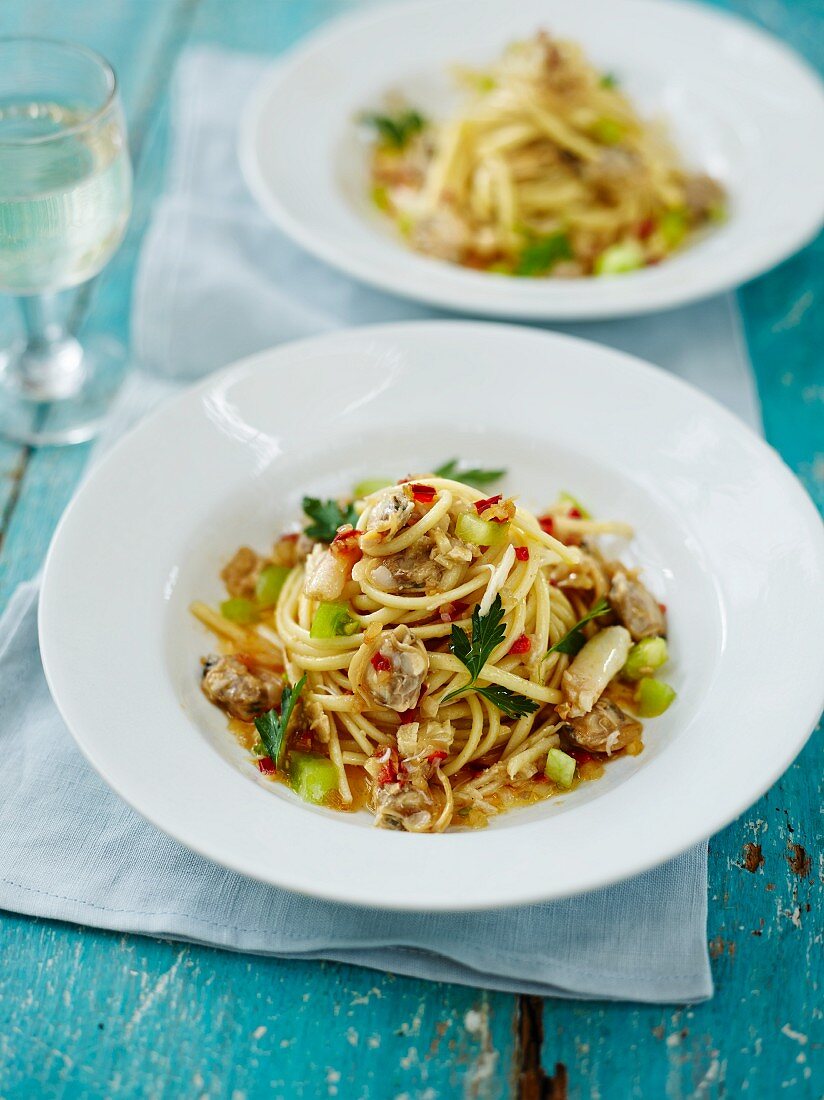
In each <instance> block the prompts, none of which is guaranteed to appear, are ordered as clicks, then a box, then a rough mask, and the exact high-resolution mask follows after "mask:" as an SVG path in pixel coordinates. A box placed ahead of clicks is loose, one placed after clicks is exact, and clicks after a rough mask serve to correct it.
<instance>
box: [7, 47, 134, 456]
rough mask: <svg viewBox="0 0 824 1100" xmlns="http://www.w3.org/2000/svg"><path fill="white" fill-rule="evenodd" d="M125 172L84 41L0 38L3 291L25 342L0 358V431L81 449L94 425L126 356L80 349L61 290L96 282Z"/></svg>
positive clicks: (102, 87)
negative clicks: (15, 306) (15, 308)
mask: <svg viewBox="0 0 824 1100" xmlns="http://www.w3.org/2000/svg"><path fill="white" fill-rule="evenodd" d="M131 192H132V171H131V163H130V161H129V151H128V144H127V140H126V127H125V122H124V119H123V110H122V107H121V104H120V97H119V95H118V90H117V80H116V78H115V74H114V70H113V69H112V67H111V65H109V64H108V62H107V61H105V60H104V59H103V58H102V57H100V56H99V55H98V54H96V53H94V51H92V50H89V49H86V48H85V47H84V46H78V45H73V44H71V43H68V42H58V41H53V40H51V39H46V38H0V292H3V293H6V294H12V295H15V296H16V297H17V299H18V302H19V305H20V310H21V313H22V318H23V326H24V336H23V338H22V339H20V340H18V341H16V342H15V343H14V344H12V345H11V346H10V347H7V348H6V349H5V350H3V351H0V434H2V435H3V436H5V437H6V438H8V439H13V440H16V441H18V442H23V443H29V444H42V443H49V444H55V443H79V442H82V441H84V440H86V439H90V438H91V437H92V436H93V435H94V434H95V432H96V431H97V430H98V428H99V427H100V425H101V423H102V420H103V417H104V415H105V413H106V410H107V408H108V406H109V404H110V403H111V400H112V397H113V396H114V394H115V393H116V391H117V388H118V386H119V383H120V381H121V380H122V377H123V370H124V366H125V351H124V349H123V348H122V347H121V346H120V345H119V344H117V343H116V342H115V341H113V340H111V339H107V338H105V337H97V338H94V337H92V338H89V339H88V340H85V341H84V342H83V343H82V344H81V343H80V341H79V340H78V339H77V338H76V337H75V336H74V335H73V334H72V333H71V331H70V330H69V327H68V326H67V324H66V322H65V320H64V319H63V317H62V316H61V314H63V313H65V303H64V302H61V301H60V300H59V299H58V297H57V294H58V292H59V291H62V290H66V289H68V288H70V287H76V286H78V285H79V284H81V283H85V282H87V281H88V280H89V279H91V278H92V277H93V276H94V275H96V274H97V273H98V272H99V271H100V270H101V268H102V267H103V266H104V265H105V264H106V263H107V262H108V260H109V259H110V258H111V256H112V254H113V252H114V251H115V249H116V248H117V246H118V244H119V243H120V241H121V239H122V237H123V234H124V232H125V229H126V224H127V222H128V219H129V213H130V211H131Z"/></svg>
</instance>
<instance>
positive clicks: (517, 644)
mask: <svg viewBox="0 0 824 1100" xmlns="http://www.w3.org/2000/svg"><path fill="white" fill-rule="evenodd" d="M530 649H532V639H531V638H530V637H529V636H528V635H527V634H522V635H521V636H520V638H516V639H515V641H514V642H513V643H512V645H511V646H510V648H509V652H510V653H529V651H530Z"/></svg>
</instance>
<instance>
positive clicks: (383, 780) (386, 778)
mask: <svg viewBox="0 0 824 1100" xmlns="http://www.w3.org/2000/svg"><path fill="white" fill-rule="evenodd" d="M397 781H398V769H397V768H396V767H395V765H394V764H393V763H392V761H391V760H387V762H386V763H385V764H384V765H383V766H382V767H381V769H380V771H379V772H378V777H377V784H378V786H379V787H385V786H386V784H387V783H397Z"/></svg>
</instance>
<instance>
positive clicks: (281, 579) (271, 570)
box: [255, 565, 292, 607]
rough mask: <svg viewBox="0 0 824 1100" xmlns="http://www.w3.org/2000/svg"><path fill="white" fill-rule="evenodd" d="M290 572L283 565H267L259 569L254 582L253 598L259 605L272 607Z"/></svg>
mask: <svg viewBox="0 0 824 1100" xmlns="http://www.w3.org/2000/svg"><path fill="white" fill-rule="evenodd" d="M291 572H292V570H291V569H288V568H287V567H286V566H285V565H267V566H264V568H263V569H261V571H260V573H259V574H258V579H257V582H256V583H255V599H256V600H257V602H258V606H259V607H274V606H275V604H276V603H277V602H278V596H279V595H280V590H281V589H282V588H283V586H284V584H285V583H286V578H287V577H288V576H289V574H290V573H291Z"/></svg>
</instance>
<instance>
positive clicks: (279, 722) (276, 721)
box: [255, 674, 306, 768]
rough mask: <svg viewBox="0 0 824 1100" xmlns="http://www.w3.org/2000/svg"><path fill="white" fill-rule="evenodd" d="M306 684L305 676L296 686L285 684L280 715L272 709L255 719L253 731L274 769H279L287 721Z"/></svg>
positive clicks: (287, 725)
mask: <svg viewBox="0 0 824 1100" xmlns="http://www.w3.org/2000/svg"><path fill="white" fill-rule="evenodd" d="M305 683H306V676H305V674H304V675H303V676H301V678H300V679H299V680H298V682H297V683H296V684H288V683H287V684H285V685H284V688H283V695H282V696H281V698H280V713H278V712H277V711H276V710H275V709H274V708H273V709H272V710H267V711H264V713H263V714H261V715H259V716H258V717H257V718H256V719H255V729H256V730H257V731H258V733H259V734H260V739H261V741H262V742H263V747H264V748H265V749H266V752H267V754H268V756H269V758H270V759H271V761H272V763H273V764H274V765H275V767H276V768H278V767H280V758H281V757H282V755H283V748H284V745H285V743H286V730H287V729H288V727H289V719H290V718H291V717H292V711H293V710H294V709H295V704H296V703H297V701H298V697H299V696H300V693H301V692H302V691H303V685H304V684H305Z"/></svg>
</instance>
